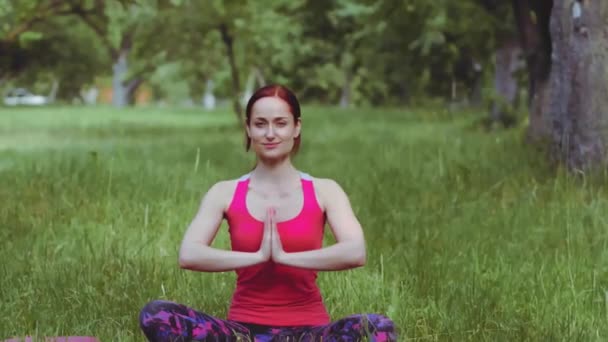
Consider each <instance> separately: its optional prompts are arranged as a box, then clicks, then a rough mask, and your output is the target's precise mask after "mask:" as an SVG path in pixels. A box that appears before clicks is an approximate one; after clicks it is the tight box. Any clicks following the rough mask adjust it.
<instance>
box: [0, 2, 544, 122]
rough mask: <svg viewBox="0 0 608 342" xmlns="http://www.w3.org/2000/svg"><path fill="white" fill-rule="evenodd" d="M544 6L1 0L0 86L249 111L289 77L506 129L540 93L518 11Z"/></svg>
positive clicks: (48, 94)
mask: <svg viewBox="0 0 608 342" xmlns="http://www.w3.org/2000/svg"><path fill="white" fill-rule="evenodd" d="M537 3H539V2H537V1H530V3H528V2H527V1H501V0H465V1H446V0H441V1H423V0H411V1H398V0H387V1H371V0H337V1H306V0H295V1H291V0H290V1H283V0H272V1H269V0H261V1H246V0H240V1H231V0H229V1H218V0H213V1H193V0H172V1H169V0H132V1H128V0H105V1H102V0H70V1H67V0H65V1H57V0H0V21H1V22H2V25H1V27H0V30H1V31H0V38H1V39H0V49H1V50H0V51H1V52H0V56H1V60H0V87H1V90H2V94H3V96H4V104H5V105H14V104H18V103H22V104H30V105H48V104H50V103H55V104H57V103H60V104H86V105H99V104H107V105H112V106H116V107H125V106H187V107H200V108H201V109H214V108H216V107H222V106H224V107H226V106H228V107H230V108H231V110H232V111H234V113H235V115H237V116H241V115H243V114H242V112H243V104H244V103H245V102H246V100H247V99H248V96H249V95H250V94H251V92H252V91H253V90H254V89H255V88H257V87H258V86H260V85H263V84H267V83H284V84H286V85H288V86H289V87H291V88H292V89H294V90H295V91H296V93H297V94H298V96H299V97H300V99H301V100H302V102H304V103H317V104H323V105H331V106H340V107H369V106H376V107H377V106H384V107H387V106H388V107H394V106H404V105H421V104H440V105H443V104H446V103H447V104H450V105H451V106H475V107H477V108H482V109H483V110H484V111H486V112H487V114H488V119H489V120H491V121H492V122H493V123H499V124H501V125H506V126H509V125H512V124H514V123H515V122H516V121H517V120H518V119H522V118H524V119H525V116H522V114H521V110H525V109H526V107H527V106H526V104H527V99H528V97H530V95H531V94H530V89H528V84H529V77H528V74H527V72H526V60H525V59H524V54H523V53H522V47H521V46H522V45H521V44H520V41H521V39H520V36H519V34H518V32H519V31H518V22H517V20H516V16H515V15H514V13H515V11H514V9H515V10H520V11H522V12H525V13H528V14H532V16H530V15H526V20H524V21H522V22H521V23H520V26H521V27H522V28H523V29H524V30H525V29H529V27H526V26H525V25H526V24H529V25H528V26H530V25H531V26H530V27H532V28H534V25H535V24H536V23H535V20H536V19H535V17H534V13H535V12H534V10H538V11H541V12H542V10H543V9H542V8H538V9H536V8H531V7H530V6H532V7H534V6H536V7H540V6H538V4H537ZM547 9H550V7H549V8H547ZM528 31H530V30H528ZM534 33H535V32H532V31H530V32H529V34H534ZM536 36H538V34H536V35H535V37H536ZM532 48H536V49H537V50H538V48H537V47H532ZM518 113H519V114H518Z"/></svg>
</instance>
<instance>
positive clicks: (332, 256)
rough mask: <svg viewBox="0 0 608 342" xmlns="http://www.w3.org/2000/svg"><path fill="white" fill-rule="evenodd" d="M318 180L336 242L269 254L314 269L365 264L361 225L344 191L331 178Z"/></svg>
mask: <svg viewBox="0 0 608 342" xmlns="http://www.w3.org/2000/svg"><path fill="white" fill-rule="evenodd" d="M322 183H323V185H322V188H323V191H322V194H323V198H324V201H323V202H324V203H326V205H325V210H326V213H327V220H328V223H329V225H330V227H331V229H332V231H333V233H334V236H335V238H336V243H335V244H334V245H332V246H329V247H325V248H321V249H317V250H311V251H305V252H295V253H286V252H282V253H279V255H278V256H276V257H275V256H274V255H273V258H276V259H278V260H277V262H279V263H282V264H284V265H289V266H295V267H300V268H308V269H315V270H318V271H337V270H344V269H350V268H355V267H360V266H363V265H365V262H366V258H367V256H366V250H365V239H364V236H363V229H362V228H361V224H360V223H359V221H358V220H357V218H356V216H355V214H354V212H353V210H352V207H351V205H350V201H349V200H348V197H347V195H346V194H345V193H344V191H343V190H342V188H341V187H340V185H338V184H337V183H336V182H334V181H332V180H323V181H322ZM277 234H278V233H277Z"/></svg>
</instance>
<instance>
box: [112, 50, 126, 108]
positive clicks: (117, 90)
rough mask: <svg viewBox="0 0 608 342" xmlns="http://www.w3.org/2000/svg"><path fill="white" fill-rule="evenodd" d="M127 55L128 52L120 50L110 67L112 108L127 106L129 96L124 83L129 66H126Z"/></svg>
mask: <svg viewBox="0 0 608 342" xmlns="http://www.w3.org/2000/svg"><path fill="white" fill-rule="evenodd" d="M128 53H129V51H128V50H127V51H125V50H120V51H119V52H118V56H117V58H116V59H115V60H114V65H113V67H112V71H113V74H112V104H113V105H114V107H119V108H121V107H125V106H127V105H128V104H129V94H128V91H127V85H126V83H125V81H124V79H125V77H126V75H127V72H128V71H129V65H128V64H127V55H128Z"/></svg>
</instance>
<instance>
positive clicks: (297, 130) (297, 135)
mask: <svg viewBox="0 0 608 342" xmlns="http://www.w3.org/2000/svg"><path fill="white" fill-rule="evenodd" d="M301 130H302V119H298V121H296V135H295V136H294V138H297V137H299V136H300V131H301Z"/></svg>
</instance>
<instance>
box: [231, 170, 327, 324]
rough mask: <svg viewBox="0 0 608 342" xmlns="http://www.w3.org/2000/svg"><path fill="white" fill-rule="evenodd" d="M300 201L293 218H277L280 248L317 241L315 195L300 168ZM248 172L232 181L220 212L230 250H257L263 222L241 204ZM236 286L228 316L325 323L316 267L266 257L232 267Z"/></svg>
mask: <svg viewBox="0 0 608 342" xmlns="http://www.w3.org/2000/svg"><path fill="white" fill-rule="evenodd" d="M300 177H301V182H302V190H303V193H304V204H303V208H302V211H301V212H300V213H299V214H298V215H297V216H296V217H294V218H292V219H289V220H287V221H282V222H277V229H278V231H279V234H280V235H281V242H282V244H283V249H284V250H285V251H286V252H300V251H307V250H312V249H320V248H321V247H322V245H323V229H324V226H325V214H324V213H323V210H322V209H321V208H320V206H319V204H318V202H317V199H316V197H315V191H314V187H313V181H312V178H311V177H310V176H309V175H308V174H306V173H300ZM248 186H249V174H246V175H244V176H243V177H241V178H240V179H239V180H238V183H237V186H236V190H235V193H234V197H233V198H232V202H231V204H230V206H229V207H228V210H227V211H226V215H225V217H226V220H227V222H228V226H229V232H230V242H231V245H232V249H233V250H235V251H243V252H255V251H257V250H259V248H260V243H261V241H262V235H263V232H264V222H263V221H260V220H258V219H256V218H255V217H253V216H252V215H251V214H250V213H249V211H248V210H247V206H246V202H245V199H246V195H247V190H248ZM236 274H237V281H236V290H235V292H234V294H233V296H232V301H231V304H230V308H229V310H228V317H227V318H228V319H229V320H234V321H239V322H246V323H253V324H260V325H272V326H294V325H323V324H328V323H329V322H330V317H329V315H328V313H327V310H326V308H325V306H324V303H323V299H322V297H321V292H320V291H319V288H318V286H317V284H316V280H317V272H316V271H314V270H308V269H302V268H296V267H291V266H285V265H280V264H276V263H274V262H266V263H262V264H258V265H254V266H250V267H245V268H241V269H238V270H236Z"/></svg>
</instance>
